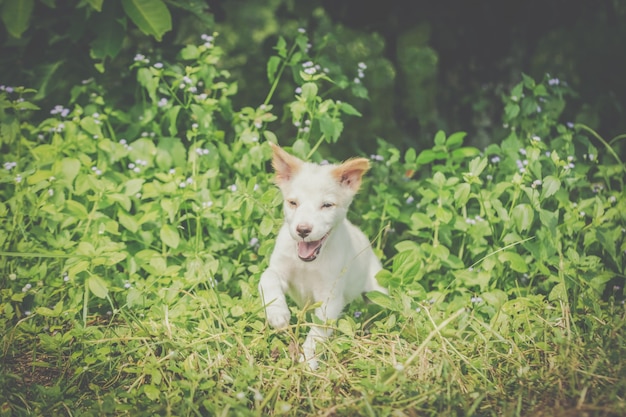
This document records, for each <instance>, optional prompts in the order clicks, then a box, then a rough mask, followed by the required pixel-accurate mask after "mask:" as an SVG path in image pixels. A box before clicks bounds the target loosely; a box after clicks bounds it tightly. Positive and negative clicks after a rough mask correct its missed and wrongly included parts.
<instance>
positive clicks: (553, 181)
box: [541, 175, 561, 200]
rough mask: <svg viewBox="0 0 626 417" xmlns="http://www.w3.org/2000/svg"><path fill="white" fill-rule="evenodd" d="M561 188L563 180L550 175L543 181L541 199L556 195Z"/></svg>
mask: <svg viewBox="0 0 626 417" xmlns="http://www.w3.org/2000/svg"><path fill="white" fill-rule="evenodd" d="M559 188H561V180H559V179H558V178H556V177H553V176H552V175H548V176H547V177H545V178H544V179H543V182H542V184H541V199H542V200H543V199H545V198H548V197H550V196H552V195H554V194H555V193H556V192H557V191H559Z"/></svg>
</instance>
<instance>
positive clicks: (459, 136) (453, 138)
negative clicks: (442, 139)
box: [446, 132, 467, 149]
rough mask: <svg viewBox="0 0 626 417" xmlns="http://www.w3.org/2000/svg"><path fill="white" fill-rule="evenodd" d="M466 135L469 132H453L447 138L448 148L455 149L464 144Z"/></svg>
mask: <svg viewBox="0 0 626 417" xmlns="http://www.w3.org/2000/svg"><path fill="white" fill-rule="evenodd" d="M466 135H467V133H465V132H456V133H453V134H451V135H450V136H449V137H448V139H447V140H446V146H447V147H448V149H454V148H457V147H459V146H461V145H462V144H463V139H465V136H466Z"/></svg>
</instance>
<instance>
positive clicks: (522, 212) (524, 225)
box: [512, 204, 534, 232]
mask: <svg viewBox="0 0 626 417" xmlns="http://www.w3.org/2000/svg"><path fill="white" fill-rule="evenodd" d="M512 215H513V221H515V224H516V225H517V229H518V230H519V231H520V232H522V231H524V230H528V229H529V228H530V226H531V225H532V223H533V218H534V211H533V208H532V207H531V206H530V204H519V205H517V206H515V207H514V208H513V213H512Z"/></svg>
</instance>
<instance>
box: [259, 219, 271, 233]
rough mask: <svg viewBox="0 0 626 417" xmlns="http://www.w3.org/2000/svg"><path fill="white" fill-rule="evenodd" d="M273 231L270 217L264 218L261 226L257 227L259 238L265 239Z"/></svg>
mask: <svg viewBox="0 0 626 417" xmlns="http://www.w3.org/2000/svg"><path fill="white" fill-rule="evenodd" d="M273 229H274V221H273V220H272V219H271V218H270V217H267V216H264V217H263V219H262V220H261V225H260V226H259V233H260V234H261V236H263V237H265V236H267V235H269V234H270V233H272V230H273Z"/></svg>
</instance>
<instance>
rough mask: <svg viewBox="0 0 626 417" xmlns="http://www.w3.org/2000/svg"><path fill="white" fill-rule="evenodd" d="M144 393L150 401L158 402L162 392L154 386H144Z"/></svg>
mask: <svg viewBox="0 0 626 417" xmlns="http://www.w3.org/2000/svg"><path fill="white" fill-rule="evenodd" d="M143 393H144V394H146V397H148V399H150V400H152V401H156V400H158V399H159V397H160V395H161V390H160V389H159V388H157V387H155V386H154V385H151V384H146V385H144V386H143Z"/></svg>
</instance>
